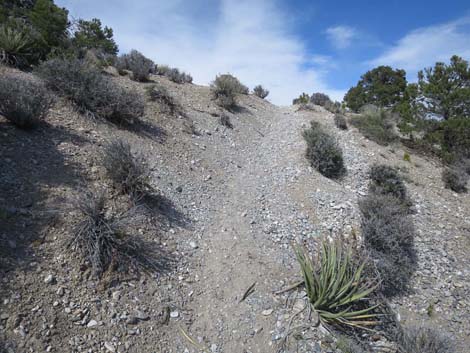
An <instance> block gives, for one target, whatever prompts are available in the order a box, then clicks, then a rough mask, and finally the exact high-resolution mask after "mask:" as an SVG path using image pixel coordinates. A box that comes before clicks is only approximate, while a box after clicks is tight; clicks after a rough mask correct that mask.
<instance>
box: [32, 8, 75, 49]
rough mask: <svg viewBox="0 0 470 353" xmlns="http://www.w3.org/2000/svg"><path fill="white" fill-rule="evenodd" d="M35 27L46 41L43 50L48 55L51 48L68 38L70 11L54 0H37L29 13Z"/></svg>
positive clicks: (61, 43) (58, 45)
mask: <svg viewBox="0 0 470 353" xmlns="http://www.w3.org/2000/svg"><path fill="white" fill-rule="evenodd" d="M28 16H29V19H30V21H31V23H32V25H33V26H34V28H35V29H36V30H37V31H38V32H39V33H40V34H41V37H42V39H43V41H44V44H43V46H42V48H41V49H42V50H43V53H44V55H47V54H48V53H49V52H50V50H51V48H54V47H60V46H61V45H63V43H64V41H65V40H66V39H67V28H68V26H69V22H68V11H67V10H66V9H65V8H60V7H58V6H56V5H55V4H54V1H52V0H37V1H36V3H35V5H34V7H33V8H32V9H31V12H30V13H29V14H28Z"/></svg>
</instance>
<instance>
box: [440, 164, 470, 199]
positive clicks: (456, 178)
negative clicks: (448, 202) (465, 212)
mask: <svg viewBox="0 0 470 353" xmlns="http://www.w3.org/2000/svg"><path fill="white" fill-rule="evenodd" d="M468 179H469V177H468V174H467V173H466V171H465V170H463V169H462V168H461V167H460V166H457V165H456V166H451V167H447V168H444V170H443V171H442V181H443V182H444V185H445V187H446V188H447V189H450V190H452V191H455V192H458V193H463V192H466V191H467V182H468Z"/></svg>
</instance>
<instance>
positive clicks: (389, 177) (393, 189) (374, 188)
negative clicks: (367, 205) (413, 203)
mask: <svg viewBox="0 0 470 353" xmlns="http://www.w3.org/2000/svg"><path fill="white" fill-rule="evenodd" d="M369 178H370V183H369V190H370V191H371V192H373V193H377V194H383V195H392V196H394V197H396V198H397V199H399V200H401V201H403V202H406V201H408V194H407V190H406V186H405V184H404V183H403V178H402V177H401V175H400V174H399V173H398V171H397V170H396V169H395V168H392V167H390V166H388V165H385V164H374V165H372V167H371V168H370V171H369Z"/></svg>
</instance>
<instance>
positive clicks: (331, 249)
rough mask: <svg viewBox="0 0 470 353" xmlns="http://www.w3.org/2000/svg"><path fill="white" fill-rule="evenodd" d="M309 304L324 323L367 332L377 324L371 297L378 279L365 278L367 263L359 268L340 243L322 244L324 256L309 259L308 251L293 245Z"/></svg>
mask: <svg viewBox="0 0 470 353" xmlns="http://www.w3.org/2000/svg"><path fill="white" fill-rule="evenodd" d="M294 249H295V253H296V256H297V260H298V262H299V264H300V268H301V271H302V275H303V278H304V285H305V290H306V292H307V296H308V298H309V302H310V304H311V306H312V308H313V310H315V311H316V312H317V313H318V315H319V318H320V320H321V321H322V322H324V323H326V324H333V325H342V326H343V327H344V326H346V327H352V328H365V329H366V328H367V327H370V326H374V325H376V324H377V323H378V320H376V318H377V316H378V314H375V313H374V310H375V309H376V308H377V307H378V305H372V306H370V305H369V304H368V301H367V297H368V296H369V294H371V293H373V292H374V291H375V289H376V288H377V287H378V283H377V280H376V279H375V278H366V277H365V276H364V275H363V269H364V266H365V263H362V264H359V265H357V264H356V263H355V261H354V259H353V257H352V250H351V249H350V248H346V247H345V246H344V245H342V244H341V243H340V242H333V243H330V242H328V241H326V240H324V241H322V244H321V253H320V254H319V256H318V257H317V258H312V257H310V255H309V253H308V250H307V249H306V247H304V246H301V245H298V244H297V245H294Z"/></svg>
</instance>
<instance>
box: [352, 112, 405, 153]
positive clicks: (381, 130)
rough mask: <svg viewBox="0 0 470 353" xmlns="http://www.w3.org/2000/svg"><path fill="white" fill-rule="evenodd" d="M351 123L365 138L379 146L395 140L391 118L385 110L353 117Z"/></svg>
mask: <svg viewBox="0 0 470 353" xmlns="http://www.w3.org/2000/svg"><path fill="white" fill-rule="evenodd" d="M351 122H352V123H353V125H354V126H356V127H357V128H358V129H359V131H360V132H361V133H362V134H363V135H364V136H365V137H367V138H368V139H370V140H372V141H375V142H377V143H378V144H379V145H383V146H386V145H388V144H389V143H391V142H393V141H395V140H396V139H397V135H396V134H395V130H394V123H393V117H392V115H391V114H390V113H389V112H387V111H385V110H379V111H378V112H377V113H374V112H372V111H369V112H366V113H363V114H362V115H360V116H357V117H354V118H353V119H352V120H351Z"/></svg>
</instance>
